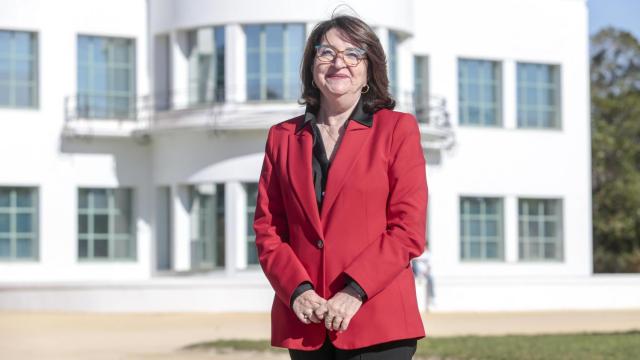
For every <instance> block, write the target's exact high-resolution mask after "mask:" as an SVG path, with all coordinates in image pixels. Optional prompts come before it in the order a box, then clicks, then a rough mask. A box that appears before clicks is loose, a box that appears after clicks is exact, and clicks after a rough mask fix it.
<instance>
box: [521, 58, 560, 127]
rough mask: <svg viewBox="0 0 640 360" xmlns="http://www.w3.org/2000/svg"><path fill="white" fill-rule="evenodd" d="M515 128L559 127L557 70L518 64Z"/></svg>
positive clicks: (557, 67)
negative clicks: (516, 118)
mask: <svg viewBox="0 0 640 360" xmlns="http://www.w3.org/2000/svg"><path fill="white" fill-rule="evenodd" d="M518 127H521V128H560V67H559V66H557V65H544V64H525V63H519V64H518Z"/></svg>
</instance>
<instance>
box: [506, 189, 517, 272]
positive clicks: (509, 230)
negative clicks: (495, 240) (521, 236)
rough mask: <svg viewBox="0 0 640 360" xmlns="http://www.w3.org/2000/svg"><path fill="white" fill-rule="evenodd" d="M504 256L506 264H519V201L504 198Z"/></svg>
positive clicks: (507, 197) (509, 197) (514, 198)
mask: <svg viewBox="0 0 640 360" xmlns="http://www.w3.org/2000/svg"><path fill="white" fill-rule="evenodd" d="M503 210H504V256H505V262H507V263H515V262H518V199H517V198H516V197H515V196H505V197H504V209H503Z"/></svg>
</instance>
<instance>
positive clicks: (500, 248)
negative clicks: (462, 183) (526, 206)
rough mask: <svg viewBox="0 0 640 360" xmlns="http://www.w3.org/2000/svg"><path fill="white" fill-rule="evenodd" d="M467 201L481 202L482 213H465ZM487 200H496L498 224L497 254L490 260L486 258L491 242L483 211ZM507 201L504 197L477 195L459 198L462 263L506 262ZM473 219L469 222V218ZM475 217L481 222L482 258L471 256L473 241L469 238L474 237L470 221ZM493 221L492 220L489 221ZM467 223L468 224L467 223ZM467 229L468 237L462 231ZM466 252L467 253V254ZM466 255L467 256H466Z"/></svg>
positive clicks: (459, 253) (459, 242)
mask: <svg viewBox="0 0 640 360" xmlns="http://www.w3.org/2000/svg"><path fill="white" fill-rule="evenodd" d="M465 200H481V201H482V203H481V204H480V213H479V214H473V213H471V212H469V213H464V212H463V211H464V208H463V205H464V204H463V203H464V201H465ZM485 200H496V206H497V214H496V215H495V220H496V221H497V222H498V223H497V224H496V235H495V239H496V254H497V256H496V257H495V258H489V257H487V256H486V253H487V249H486V244H487V243H488V242H489V241H488V239H486V237H487V236H488V235H486V231H485V230H486V224H485V223H486V221H487V219H486V218H485V217H486V215H487V214H486V213H484V212H483V209H486V203H485ZM504 206H505V201H504V197H501V196H476V195H460V196H459V197H458V218H459V221H458V236H459V241H458V244H459V247H460V248H459V252H458V256H459V259H460V261H461V262H463V263H504V262H505V261H506V241H505V240H506V239H505V237H506V236H505V207H504ZM469 217H471V218H470V219H468V220H467V218H469ZM473 217H479V219H476V220H478V221H480V232H481V234H482V235H481V236H480V237H481V240H480V241H479V243H480V257H472V256H471V243H472V241H471V240H467V238H469V237H471V236H473V235H471V231H470V225H469V223H468V222H469V221H471V220H474V219H473ZM489 220H491V219H489ZM465 221H466V222H465ZM463 228H464V229H465V233H466V235H465V234H464V233H463V231H462V229H463ZM465 250H466V252H465ZM465 254H466V256H465Z"/></svg>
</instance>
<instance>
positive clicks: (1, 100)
mask: <svg viewBox="0 0 640 360" xmlns="http://www.w3.org/2000/svg"><path fill="white" fill-rule="evenodd" d="M9 92H10V89H9V83H3V82H0V105H1V106H9V105H10V104H11V99H10V97H9Z"/></svg>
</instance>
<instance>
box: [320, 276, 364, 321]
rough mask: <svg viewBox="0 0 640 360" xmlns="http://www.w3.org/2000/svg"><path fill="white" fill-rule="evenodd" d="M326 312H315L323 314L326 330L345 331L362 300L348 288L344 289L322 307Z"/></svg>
mask: <svg viewBox="0 0 640 360" xmlns="http://www.w3.org/2000/svg"><path fill="white" fill-rule="evenodd" d="M324 306H325V307H326V311H324V312H323V311H322V310H320V309H318V310H320V311H316V313H324V326H325V327H326V328H327V330H334V331H345V330H347V328H348V327H349V323H350V322H351V319H352V318H353V316H354V315H355V314H356V312H358V310H359V309H360V306H362V300H361V299H360V296H359V295H358V293H357V292H356V291H355V290H354V289H353V288H351V287H350V286H347V287H345V288H344V289H342V290H341V291H339V292H338V293H337V294H335V295H334V296H333V297H332V298H331V299H329V300H328V301H327V303H326V304H325V305H324Z"/></svg>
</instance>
